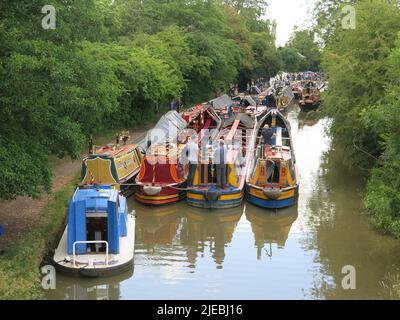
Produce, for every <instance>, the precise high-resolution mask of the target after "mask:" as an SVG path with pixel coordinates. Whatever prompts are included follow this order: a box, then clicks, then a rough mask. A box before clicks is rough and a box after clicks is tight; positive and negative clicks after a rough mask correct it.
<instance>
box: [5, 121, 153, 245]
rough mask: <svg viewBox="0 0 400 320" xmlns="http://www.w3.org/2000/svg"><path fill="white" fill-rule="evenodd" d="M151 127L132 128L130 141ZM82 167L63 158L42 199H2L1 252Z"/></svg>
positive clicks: (29, 224) (78, 163) (142, 134)
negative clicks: (2, 229)
mask: <svg viewBox="0 0 400 320" xmlns="http://www.w3.org/2000/svg"><path fill="white" fill-rule="evenodd" d="M151 127H152V125H147V126H145V127H142V128H141V129H137V130H130V136H131V139H130V141H129V142H130V143H135V142H138V141H140V140H141V139H142V138H143V137H144V136H145V134H146V132H147V131H148V130H149V129H150V128H151ZM95 142H96V141H95ZM82 156H83V155H82ZM80 169H81V160H77V161H71V160H68V159H64V160H61V161H59V162H58V163H57V164H56V165H55V167H54V168H53V179H52V181H53V184H52V191H51V193H49V194H46V193H45V194H43V195H42V196H41V198H40V199H32V198H30V197H17V198H16V199H15V200H11V201H4V200H3V201H0V224H2V225H3V227H4V234H3V235H2V236H1V237H0V252H1V251H4V250H7V247H8V246H10V245H11V244H12V243H13V241H14V240H16V239H17V238H18V237H20V236H23V234H26V233H27V232H29V230H30V228H31V227H32V226H34V224H35V222H36V221H37V219H38V218H40V214H41V212H42V211H43V209H44V208H46V206H48V205H49V203H50V202H51V201H52V199H53V197H54V193H56V192H58V191H60V190H62V189H63V188H64V187H65V186H67V185H68V184H69V183H70V182H71V181H72V179H73V178H74V176H75V175H76V174H77V173H78V172H79V171H80Z"/></svg>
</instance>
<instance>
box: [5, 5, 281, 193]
mask: <svg viewBox="0 0 400 320" xmlns="http://www.w3.org/2000/svg"><path fill="white" fill-rule="evenodd" d="M47 4H48V1H45V0H21V1H18V2H15V1H2V2H1V4H0V9H1V10H0V40H1V43H2V46H1V47H0V77H1V81H0V92H1V93H0V125H1V126H0V181H1V182H0V197H1V198H13V197H15V196H17V195H30V196H36V195H38V194H39V193H40V192H41V191H43V190H49V189H50V186H51V169H50V165H49V162H48V156H49V155H52V154H54V155H57V156H59V157H65V156H68V157H71V158H73V159H77V158H79V156H80V153H81V151H82V150H83V146H84V144H85V142H86V141H87V137H88V135H90V134H94V133H98V132H100V131H101V130H103V129H106V128H113V127H122V126H125V127H126V126H129V127H132V126H135V125H136V124H139V123H142V122H143V120H145V119H147V118H148V117H149V116H150V115H151V114H152V113H153V112H154V110H155V106H156V105H158V106H163V105H164V106H165V105H167V104H168V102H169V101H170V100H171V99H172V98H181V99H183V100H184V102H185V103H186V104H190V103H195V102H202V101H205V100H207V99H209V98H212V97H213V96H214V95H215V92H216V91H217V90H221V91H224V90H227V89H228V88H229V86H230V85H231V84H232V83H237V82H240V83H242V84H244V85H245V84H247V83H249V82H250V81H251V80H252V79H255V78H257V79H258V78H266V79H267V78H268V77H269V76H271V75H273V74H274V73H275V72H276V71H278V70H279V67H280V65H281V62H280V61H281V60H280V56H279V54H278V51H277V49H276V47H275V43H274V42H275V35H274V26H273V23H272V22H270V21H268V20H266V19H264V18H263V16H264V13H265V10H266V9H267V1H264V0H241V1H220V0H192V1H186V0H115V1H111V0H85V1H72V0H52V1H51V5H53V6H54V7H55V9H56V28H55V29H54V30H51V29H50V30H44V29H43V28H42V25H41V19H42V18H43V17H44V16H45V14H42V12H41V10H42V7H44V6H45V5H47Z"/></svg>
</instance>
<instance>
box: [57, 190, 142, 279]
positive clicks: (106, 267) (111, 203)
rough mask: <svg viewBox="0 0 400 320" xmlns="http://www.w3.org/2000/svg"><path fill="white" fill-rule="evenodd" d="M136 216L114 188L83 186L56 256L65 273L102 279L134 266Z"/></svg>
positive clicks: (78, 193) (74, 197) (76, 198)
mask: <svg viewBox="0 0 400 320" xmlns="http://www.w3.org/2000/svg"><path fill="white" fill-rule="evenodd" d="M135 220H136V218H135V213H134V211H132V212H128V206H127V201H126V198H125V197H124V196H122V195H120V194H119V192H118V190H116V189H114V188H112V186H82V187H80V188H78V189H77V190H76V192H75V194H74V196H73V198H72V201H71V203H70V205H69V210H68V225H67V227H66V229H65V231H64V233H63V235H62V238H61V240H60V242H59V245H58V247H57V249H56V250H55V254H54V257H53V260H54V263H55V266H56V269H58V270H59V271H60V272H62V273H66V274H70V275H76V276H86V277H99V276H111V275H116V274H119V273H122V272H125V271H126V270H129V269H130V268H132V266H133V263H132V262H133V257H134V249H135Z"/></svg>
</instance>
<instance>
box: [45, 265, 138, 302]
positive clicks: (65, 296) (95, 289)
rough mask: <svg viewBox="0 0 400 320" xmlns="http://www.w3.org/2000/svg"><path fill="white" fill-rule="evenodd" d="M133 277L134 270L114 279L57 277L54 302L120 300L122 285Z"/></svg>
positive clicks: (52, 296) (53, 293)
mask: <svg viewBox="0 0 400 320" xmlns="http://www.w3.org/2000/svg"><path fill="white" fill-rule="evenodd" d="M132 277H133V270H131V271H127V272H125V273H124V274H122V275H119V276H116V277H113V278H96V279H87V278H86V279H83V278H71V277H64V276H62V275H57V290H55V291H51V293H52V294H51V296H50V297H49V298H50V299H54V300H119V299H121V283H123V282H124V281H126V280H127V279H130V278H132Z"/></svg>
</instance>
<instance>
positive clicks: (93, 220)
mask: <svg viewBox="0 0 400 320" xmlns="http://www.w3.org/2000/svg"><path fill="white" fill-rule="evenodd" d="M107 225H108V223H107V217H98V216H97V217H96V216H89V217H87V218H86V239H87V241H108V231H107ZM87 248H88V252H90V253H101V252H105V251H106V246H105V244H88V246H87Z"/></svg>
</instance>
